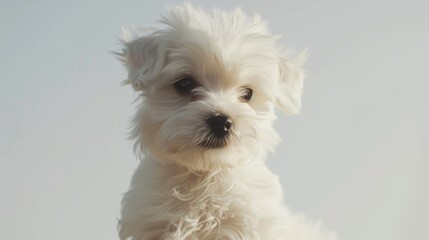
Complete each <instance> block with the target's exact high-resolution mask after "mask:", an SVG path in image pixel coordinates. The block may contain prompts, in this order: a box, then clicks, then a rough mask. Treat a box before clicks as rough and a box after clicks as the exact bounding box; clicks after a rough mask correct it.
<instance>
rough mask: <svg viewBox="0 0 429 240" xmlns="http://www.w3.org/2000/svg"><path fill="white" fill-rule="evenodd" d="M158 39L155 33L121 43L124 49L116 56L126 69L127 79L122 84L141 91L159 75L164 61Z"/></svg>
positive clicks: (160, 43)
mask: <svg viewBox="0 0 429 240" xmlns="http://www.w3.org/2000/svg"><path fill="white" fill-rule="evenodd" d="M128 34H129V35H130V33H128ZM160 38H161V37H160V36H159V35H157V34H156V33H152V34H150V35H148V36H143V37H139V38H137V39H134V40H131V41H130V40H128V41H127V40H124V41H123V44H124V48H123V49H122V52H120V53H117V54H116V55H117V56H118V58H119V59H120V61H122V62H123V63H124V64H125V66H126V67H127V68H128V79H127V80H125V81H124V84H131V86H133V88H134V89H135V90H136V91H143V90H144V89H145V88H147V87H148V85H149V83H150V80H151V79H153V78H155V77H156V76H157V74H159V73H160V71H161V69H162V66H163V64H164V60H165V57H164V55H165V54H164V52H163V51H162V50H161V49H162V47H161V46H162V42H161V41H160Z"/></svg>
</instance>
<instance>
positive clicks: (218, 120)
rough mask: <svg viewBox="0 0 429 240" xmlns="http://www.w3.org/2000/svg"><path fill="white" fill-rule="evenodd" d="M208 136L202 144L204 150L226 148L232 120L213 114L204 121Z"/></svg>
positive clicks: (225, 116) (222, 115)
mask: <svg viewBox="0 0 429 240" xmlns="http://www.w3.org/2000/svg"><path fill="white" fill-rule="evenodd" d="M206 122H207V125H208V127H209V131H210V134H209V135H208V137H207V139H206V140H205V141H204V142H203V143H202V146H203V147H205V148H221V147H224V146H226V144H227V138H228V136H229V134H230V131H231V128H232V120H231V118H229V117H228V116H227V115H224V114H218V113H217V114H213V115H211V116H210V117H208V118H207V120H206Z"/></svg>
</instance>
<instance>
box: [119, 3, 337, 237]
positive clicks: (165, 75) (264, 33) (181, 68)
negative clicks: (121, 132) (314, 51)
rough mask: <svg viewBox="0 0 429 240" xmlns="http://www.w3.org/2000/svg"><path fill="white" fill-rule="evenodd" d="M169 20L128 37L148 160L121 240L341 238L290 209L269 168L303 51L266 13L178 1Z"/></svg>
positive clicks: (126, 208) (130, 198) (297, 93)
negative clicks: (283, 42) (283, 44)
mask: <svg viewBox="0 0 429 240" xmlns="http://www.w3.org/2000/svg"><path fill="white" fill-rule="evenodd" d="M162 23H164V24H165V25H166V27H165V28H164V29H162V30H158V29H152V30H151V31H150V32H146V33H144V32H143V31H139V30H133V31H128V32H127V37H126V39H124V45H125V47H124V49H123V51H122V52H121V53H118V55H119V57H120V59H121V60H123V61H124V63H125V64H126V66H127V67H128V70H129V75H128V80H126V83H129V84H131V85H132V86H133V88H134V89H135V90H136V91H138V92H139V93H140V94H141V98H142V99H143V101H142V104H141V105H140V106H139V109H138V112H137V114H136V117H135V119H134V122H133V130H132V137H133V138H134V139H135V141H136V149H137V151H138V152H140V153H142V154H143V155H144V159H142V161H141V163H140V166H139V167H138V169H137V170H136V172H135V174H134V176H133V179H132V183H131V187H130V190H129V191H128V192H127V193H126V194H125V196H124V199H123V207H122V216H121V219H120V222H119V229H120V237H121V239H133V240H158V239H171V240H173V239H174V240H204V239H218V240H221V239H245V240H254V239H261V240H275V239H285V240H314V239H335V235H334V234H332V233H330V232H328V231H325V230H323V229H322V228H321V227H320V226H319V225H320V224H316V225H312V224H309V223H308V222H307V220H305V219H304V217H303V216H301V215H296V214H292V213H291V212H289V210H287V209H286V208H285V206H284V205H283V198H282V189H281V186H280V184H279V181H278V178H277V177H276V176H275V175H274V174H273V173H271V171H270V170H269V169H268V168H267V166H266V165H265V159H266V156H267V151H269V150H270V151H272V150H273V148H274V147H275V145H276V144H277V142H278V141H279V137H278V135H277V134H276V132H275V131H274V129H273V127H272V124H273V121H274V120H275V119H276V116H275V112H274V108H275V106H278V107H280V108H281V109H282V110H284V111H285V112H286V113H288V114H294V113H297V112H298V110H299V109H300V105H301V100H300V98H301V91H302V81H303V72H302V70H301V69H300V64H301V62H302V58H303V57H301V58H300V59H296V58H295V59H291V57H290V56H287V54H285V53H284V52H282V51H280V50H279V49H278V46H277V41H276V40H277V37H275V36H273V35H271V33H270V32H269V31H268V30H267V27H266V25H265V23H264V22H263V21H261V20H260V18H259V17H257V16H255V17H248V16H246V15H245V14H243V13H242V12H241V11H240V10H235V11H233V12H223V11H219V10H214V11H212V12H210V13H208V12H205V11H203V10H200V9H195V8H193V7H192V6H191V5H189V4H187V5H184V6H178V7H171V8H170V10H169V13H168V15H167V16H165V17H164V18H163V19H162Z"/></svg>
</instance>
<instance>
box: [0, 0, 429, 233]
mask: <svg viewBox="0 0 429 240" xmlns="http://www.w3.org/2000/svg"><path fill="white" fill-rule="evenodd" d="M176 2H177V1H115V2H113V1H110V2H107V1H101V0H99V1H83V0H79V1H63V2H60V1H27V2H22V1H2V2H1V3H0V34H1V35H0V36H1V37H0V50H1V51H0V52H1V57H0V116H1V117H0V199H1V201H0V239H14V240H28V239H32V240H33V239H34V240H39V239H40V240H42V239H43V240H46V239H62V240H66V239H68V240H76V239H106V240H109V239H117V233H116V221H117V217H118V213H119V207H120V199H121V194H122V193H123V192H124V191H126V189H127V186H128V183H129V180H130V176H131V174H132V171H133V169H134V167H135V166H136V164H137V160H136V158H135V156H134V155H133V153H132V143H131V142H130V141H128V140H127V131H128V126H129V124H128V123H129V120H130V118H131V116H132V113H133V109H134V106H133V105H132V101H133V100H134V98H135V97H136V94H134V93H133V92H132V90H131V88H130V87H129V86H127V87H122V86H121V85H120V82H121V81H122V80H124V79H125V78H126V72H125V69H124V68H123V67H122V66H121V65H120V63H119V62H118V61H116V60H115V59H114V57H113V56H112V55H111V54H110V53H109V51H111V50H118V49H119V48H120V47H121V46H120V44H119V41H118V38H119V35H120V29H121V26H122V25H136V26H140V25H152V24H154V23H156V21H157V20H158V19H159V15H160V14H162V13H163V12H165V6H166V4H172V3H176ZM195 5H197V6H203V7H204V8H212V7H220V8H224V9H231V8H234V7H236V6H242V7H243V8H244V9H245V10H246V11H247V12H258V13H260V14H261V15H262V17H263V18H264V19H266V20H268V21H269V22H270V27H271V30H272V32H274V33H277V34H281V35H283V38H282V41H283V42H284V43H285V44H286V45H288V46H295V47H299V48H302V47H307V48H308V49H309V51H310V54H311V55H310V58H309V61H308V62H307V64H306V68H307V70H308V72H309V77H308V78H307V79H306V82H305V95H304V99H303V111H302V114H301V115H299V116H293V117H286V116H284V115H282V114H280V118H279V120H278V121H277V122H276V126H277V129H278V130H279V132H280V135H281V136H282V138H283V139H284V142H283V143H282V144H281V145H280V146H279V147H278V149H277V153H276V154H275V155H272V156H270V158H271V159H270V160H269V165H270V166H271V168H272V169H273V171H275V172H276V173H277V174H278V175H279V176H280V178H281V181H282V183H283V185H284V189H285V193H286V199H287V203H288V204H289V206H290V207H291V208H292V209H295V210H299V211H302V212H304V213H306V214H307V215H309V216H311V217H313V218H315V219H323V222H324V223H325V224H326V225H327V226H328V227H329V228H332V229H335V230H336V231H337V232H338V233H339V235H340V237H341V239H346V240H362V239H365V240H406V239H429V234H428V233H427V229H428V227H429V220H428V219H429V188H428V183H429V162H428V161H429V151H428V147H429V126H428V122H429V107H428V103H429V97H428V94H427V92H428V91H429V84H428V81H429V74H428V71H429V67H428V63H429V60H428V56H429V17H428V16H429V15H428V9H429V4H428V3H427V2H425V1H421V2H417V1H396V2H395V1H370V0H364V1H355V2H347V3H346V1H333V0H327V1H315V0H305V1H302V0H301V1H298V0H292V1H226V0H223V1H216V2H215V1H195Z"/></svg>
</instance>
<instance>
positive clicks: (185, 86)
mask: <svg viewBox="0 0 429 240" xmlns="http://www.w3.org/2000/svg"><path fill="white" fill-rule="evenodd" d="M196 86H197V84H196V83H195V81H194V80H193V79H192V78H189V77H187V78H182V79H180V80H179V81H177V82H175V83H174V89H176V91H177V92H178V93H180V94H183V95H188V94H190V93H191V91H192V89H194V88H195V87H196Z"/></svg>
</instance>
